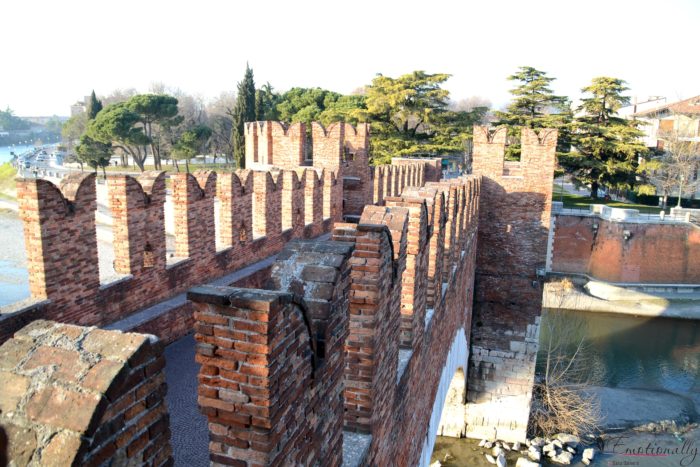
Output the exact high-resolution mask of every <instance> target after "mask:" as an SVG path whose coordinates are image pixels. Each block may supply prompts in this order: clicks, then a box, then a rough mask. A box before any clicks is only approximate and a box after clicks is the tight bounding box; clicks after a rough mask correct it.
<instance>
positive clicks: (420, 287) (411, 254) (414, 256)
mask: <svg viewBox="0 0 700 467" xmlns="http://www.w3.org/2000/svg"><path fill="white" fill-rule="evenodd" d="M385 202H386V205H387V206H388V207H390V208H391V207H404V208H407V209H408V234H407V237H406V272H405V273H404V274H403V276H402V281H401V284H402V285H401V287H402V290H401V346H402V347H405V348H409V349H412V348H417V347H419V346H420V343H421V340H422V339H423V328H424V323H425V309H426V298H427V293H426V291H427V289H428V274H425V271H428V253H429V251H428V211H427V207H426V202H425V200H424V199H421V198H411V197H404V198H387V199H386V200H385ZM392 235H393V234H392Z"/></svg>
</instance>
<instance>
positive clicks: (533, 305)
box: [467, 127, 557, 441]
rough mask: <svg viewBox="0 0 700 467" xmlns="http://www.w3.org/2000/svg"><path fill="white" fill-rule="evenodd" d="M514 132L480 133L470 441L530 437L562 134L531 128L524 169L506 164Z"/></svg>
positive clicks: (521, 164)
mask: <svg viewBox="0 0 700 467" xmlns="http://www.w3.org/2000/svg"><path fill="white" fill-rule="evenodd" d="M505 137H506V129H505V128H498V129H495V130H490V129H488V128H486V127H475V128H474V156H473V172H474V174H475V175H478V176H482V177H483V182H482V184H481V188H480V198H479V199H480V201H479V202H480V210H479V233H478V235H479V238H478V243H479V250H478V256H477V267H476V278H475V282H476V284H477V286H476V295H475V303H474V317H473V322H472V323H473V324H472V330H471V331H472V346H471V357H470V363H469V369H468V382H467V401H468V406H467V435H468V436H470V437H489V438H492V437H498V438H499V439H505V440H513V441H514V440H520V441H522V440H523V439H524V437H525V432H526V429H527V423H528V418H529V408H530V399H531V396H532V385H533V382H534V370H535V361H536V354H537V342H538V335H539V316H540V313H541V306H542V285H541V281H540V277H539V276H538V269H542V270H543V269H544V267H545V260H546V253H547V236H548V232H549V225H550V211H551V202H552V183H553V173H554V163H555V148H556V140H557V134H556V131H555V130H548V129H542V130H539V133H536V132H534V131H532V130H530V129H523V130H522V135H521V143H522V152H521V160H520V162H519V163H515V164H506V163H504V156H505Z"/></svg>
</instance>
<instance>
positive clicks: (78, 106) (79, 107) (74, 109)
mask: <svg viewBox="0 0 700 467" xmlns="http://www.w3.org/2000/svg"><path fill="white" fill-rule="evenodd" d="M89 101H90V96H85V97H83V100H82V101H76V102H75V104H73V105H71V106H70V116H71V117H74V116H76V115H80V114H82V113H85V111H86V110H87V103H88V102H89Z"/></svg>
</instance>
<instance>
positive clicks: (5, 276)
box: [0, 209, 29, 307]
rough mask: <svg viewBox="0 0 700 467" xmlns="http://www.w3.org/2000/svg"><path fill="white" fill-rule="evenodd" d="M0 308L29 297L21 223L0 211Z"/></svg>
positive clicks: (12, 214)
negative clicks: (0, 246)
mask: <svg viewBox="0 0 700 467" xmlns="http://www.w3.org/2000/svg"><path fill="white" fill-rule="evenodd" d="M0 245H4V246H3V247H2V248H0V307H1V306H4V305H8V304H10V303H14V302H17V301H20V300H23V299H25V298H28V297H29V273H28V271H27V264H26V255H25V251H24V232H23V228H22V221H21V220H20V219H19V217H17V214H16V213H14V212H11V211H6V210H3V209H0Z"/></svg>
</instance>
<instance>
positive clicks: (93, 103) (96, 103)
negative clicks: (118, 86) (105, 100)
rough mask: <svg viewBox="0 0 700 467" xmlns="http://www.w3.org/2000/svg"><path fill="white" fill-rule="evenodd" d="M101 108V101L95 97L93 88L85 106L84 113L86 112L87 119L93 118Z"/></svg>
mask: <svg viewBox="0 0 700 467" xmlns="http://www.w3.org/2000/svg"><path fill="white" fill-rule="evenodd" d="M100 110H102V101H100V100H98V99H97V96H96V95H95V90H94V89H93V90H92V94H90V100H89V101H88V103H87V108H86V110H85V113H86V114H87V119H88V120H94V119H95V117H96V116H97V114H98V113H99V112H100Z"/></svg>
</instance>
